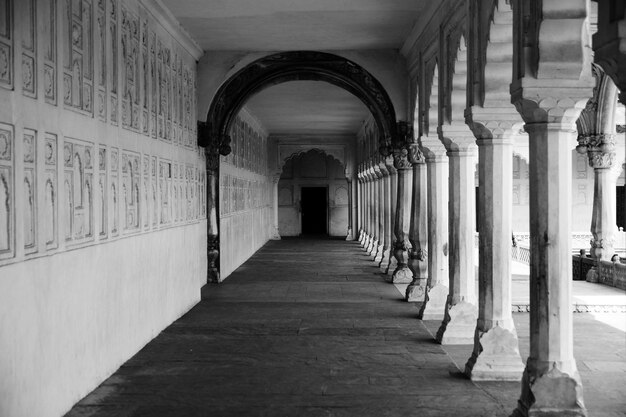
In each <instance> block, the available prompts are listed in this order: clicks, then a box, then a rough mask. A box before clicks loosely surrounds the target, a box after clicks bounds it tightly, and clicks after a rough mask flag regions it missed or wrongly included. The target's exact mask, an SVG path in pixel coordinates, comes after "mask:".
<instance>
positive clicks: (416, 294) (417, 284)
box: [404, 278, 428, 303]
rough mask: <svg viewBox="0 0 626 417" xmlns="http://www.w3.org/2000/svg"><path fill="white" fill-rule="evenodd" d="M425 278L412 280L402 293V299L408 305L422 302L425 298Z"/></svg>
mask: <svg viewBox="0 0 626 417" xmlns="http://www.w3.org/2000/svg"><path fill="white" fill-rule="evenodd" d="M427 281H428V279H427V278H419V279H416V280H413V282H411V284H410V285H409V286H408V287H406V292H405V293H404V299H405V300H406V301H408V302H409V303H416V302H422V301H424V297H425V296H426V283H427Z"/></svg>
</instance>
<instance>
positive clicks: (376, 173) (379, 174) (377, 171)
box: [372, 164, 383, 179]
mask: <svg viewBox="0 0 626 417" xmlns="http://www.w3.org/2000/svg"><path fill="white" fill-rule="evenodd" d="M372 171H373V172H374V177H375V179H378V178H382V177H383V173H382V172H381V170H380V166H379V165H378V164H374V165H373V166H372Z"/></svg>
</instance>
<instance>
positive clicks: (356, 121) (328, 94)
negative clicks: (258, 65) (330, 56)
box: [245, 81, 370, 135]
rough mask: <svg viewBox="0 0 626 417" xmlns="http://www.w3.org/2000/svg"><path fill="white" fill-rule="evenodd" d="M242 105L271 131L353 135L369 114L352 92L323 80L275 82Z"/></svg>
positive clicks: (279, 132)
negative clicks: (275, 83) (276, 83)
mask: <svg viewBox="0 0 626 417" xmlns="http://www.w3.org/2000/svg"><path fill="white" fill-rule="evenodd" d="M245 106H246V108H247V109H248V110H250V112H251V113H252V114H253V115H254V116H256V117H257V119H258V120H259V121H260V122H261V124H263V126H264V127H265V128H266V129H267V131H268V132H269V133H270V134H326V135H355V134H356V133H357V132H358V130H359V128H360V127H361V124H362V123H363V121H364V120H365V119H367V117H368V116H369V114H370V112H369V110H368V109H367V107H365V105H364V104H363V103H362V102H361V100H359V99H358V98H356V97H355V96H354V95H352V94H351V93H349V92H347V91H346V90H344V89H342V88H339V87H337V86H334V85H332V84H329V83H326V82H323V81H290V82H286V83H283V84H278V85H275V86H272V87H269V88H267V89H265V90H263V91H261V92H260V93H258V94H257V95H255V96H253V97H252V98H251V99H250V100H249V101H248V102H247V103H246V105H245Z"/></svg>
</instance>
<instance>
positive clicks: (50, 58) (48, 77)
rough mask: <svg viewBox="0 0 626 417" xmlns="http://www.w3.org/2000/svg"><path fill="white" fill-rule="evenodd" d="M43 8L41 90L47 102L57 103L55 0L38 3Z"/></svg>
mask: <svg viewBox="0 0 626 417" xmlns="http://www.w3.org/2000/svg"><path fill="white" fill-rule="evenodd" d="M39 4H40V5H41V7H42V8H43V10H44V11H43V16H45V19H44V20H43V22H42V25H41V26H42V27H41V29H43V33H44V34H45V36H44V37H43V40H44V42H45V44H44V55H43V58H44V59H43V91H44V97H45V100H46V102H47V103H50V104H52V105H56V104H57V21H56V16H57V0H47V1H43V2H40V3H39Z"/></svg>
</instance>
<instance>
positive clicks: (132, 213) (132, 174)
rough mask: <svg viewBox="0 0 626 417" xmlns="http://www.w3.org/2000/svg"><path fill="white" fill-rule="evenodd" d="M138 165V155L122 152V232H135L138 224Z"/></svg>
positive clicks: (139, 212)
mask: <svg viewBox="0 0 626 417" xmlns="http://www.w3.org/2000/svg"><path fill="white" fill-rule="evenodd" d="M140 163H141V156H140V155H139V154H138V153H135V152H130V151H124V152H122V193H121V201H122V209H123V213H124V216H123V218H124V230H137V229H139V224H140V219H139V217H140V214H141V209H140V195H141V194H140V190H139V188H140V171H139V170H140Z"/></svg>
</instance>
